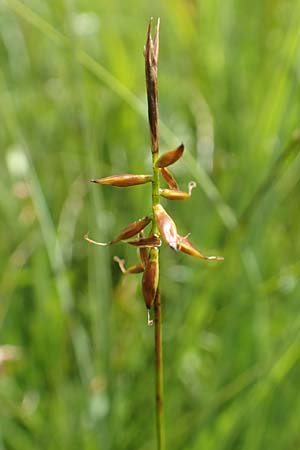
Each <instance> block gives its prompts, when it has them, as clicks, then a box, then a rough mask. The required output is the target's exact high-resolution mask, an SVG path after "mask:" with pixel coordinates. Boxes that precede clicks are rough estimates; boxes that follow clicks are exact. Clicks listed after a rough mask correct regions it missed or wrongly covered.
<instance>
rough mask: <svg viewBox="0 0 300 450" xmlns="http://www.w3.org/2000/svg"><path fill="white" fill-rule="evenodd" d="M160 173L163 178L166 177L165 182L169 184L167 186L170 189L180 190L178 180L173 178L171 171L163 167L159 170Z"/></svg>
mask: <svg viewBox="0 0 300 450" xmlns="http://www.w3.org/2000/svg"><path fill="white" fill-rule="evenodd" d="M159 171H160V173H161V174H162V176H163V177H164V179H165V181H166V182H167V185H168V186H169V188H170V189H176V190H178V184H177V183H176V180H175V178H174V177H173V175H172V174H171V172H170V171H169V169H167V168H165V167H162V168H161V169H159Z"/></svg>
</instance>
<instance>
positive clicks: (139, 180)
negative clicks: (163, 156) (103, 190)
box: [90, 173, 152, 187]
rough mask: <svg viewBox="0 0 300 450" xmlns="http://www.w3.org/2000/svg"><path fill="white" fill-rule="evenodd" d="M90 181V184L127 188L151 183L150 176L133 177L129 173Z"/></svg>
mask: <svg viewBox="0 0 300 450" xmlns="http://www.w3.org/2000/svg"><path fill="white" fill-rule="evenodd" d="M90 181H91V183H96V184H110V185H112V186H118V187H128V186H136V185H138V184H145V183H149V182H150V181H152V176H151V175H134V174H130V173H125V174H122V175H112V176H110V177H105V178H98V179H95V180H90Z"/></svg>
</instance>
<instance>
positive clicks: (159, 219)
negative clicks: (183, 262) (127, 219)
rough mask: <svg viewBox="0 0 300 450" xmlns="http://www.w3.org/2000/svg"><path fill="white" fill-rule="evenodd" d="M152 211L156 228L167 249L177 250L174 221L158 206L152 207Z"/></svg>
mask: <svg viewBox="0 0 300 450" xmlns="http://www.w3.org/2000/svg"><path fill="white" fill-rule="evenodd" d="M153 210H154V215H155V220H156V223H157V226H158V228H159V231H160V233H161V235H162V237H163V239H164V240H165V241H166V243H167V244H168V245H169V247H171V248H173V250H177V229H176V225H175V222H174V220H173V219H172V218H171V217H170V216H169V214H168V213H167V212H166V211H165V209H164V208H163V207H162V206H161V205H160V204H158V205H154V206H153Z"/></svg>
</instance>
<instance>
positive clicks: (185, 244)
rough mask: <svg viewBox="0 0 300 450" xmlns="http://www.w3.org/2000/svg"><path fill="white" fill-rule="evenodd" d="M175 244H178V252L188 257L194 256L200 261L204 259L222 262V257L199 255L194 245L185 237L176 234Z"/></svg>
mask: <svg viewBox="0 0 300 450" xmlns="http://www.w3.org/2000/svg"><path fill="white" fill-rule="evenodd" d="M177 243H178V250H180V251H181V252H183V253H186V254H187V255H190V256H195V257H196V258H200V259H206V260H215V261H223V260H224V258H223V256H206V255H203V254H202V253H200V252H199V251H198V250H197V249H196V248H195V247H194V245H193V244H192V243H191V241H190V240H189V239H187V238H186V237H183V236H180V235H179V234H177Z"/></svg>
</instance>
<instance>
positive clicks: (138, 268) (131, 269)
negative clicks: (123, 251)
mask: <svg viewBox="0 0 300 450" xmlns="http://www.w3.org/2000/svg"><path fill="white" fill-rule="evenodd" d="M114 261H116V263H118V265H119V267H120V270H121V272H122V273H125V274H131V273H141V272H144V266H143V265H142V264H141V263H138V264H135V265H134V266H131V267H129V268H128V269H125V261H124V259H121V258H119V257H118V256H114Z"/></svg>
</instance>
